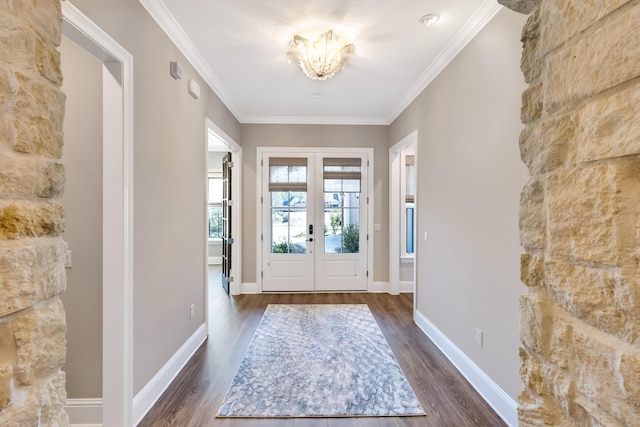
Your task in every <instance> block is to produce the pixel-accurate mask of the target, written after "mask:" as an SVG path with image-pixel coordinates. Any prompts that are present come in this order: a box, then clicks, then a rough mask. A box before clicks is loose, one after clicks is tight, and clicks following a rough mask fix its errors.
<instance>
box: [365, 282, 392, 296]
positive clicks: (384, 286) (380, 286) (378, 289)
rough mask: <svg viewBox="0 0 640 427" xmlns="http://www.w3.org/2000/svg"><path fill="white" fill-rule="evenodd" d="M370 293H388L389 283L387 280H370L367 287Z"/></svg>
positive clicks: (389, 290)
mask: <svg viewBox="0 0 640 427" xmlns="http://www.w3.org/2000/svg"><path fill="white" fill-rule="evenodd" d="M368 291H369V293H371V294H390V293H391V283H389V282H371V284H370V285H369V289H368Z"/></svg>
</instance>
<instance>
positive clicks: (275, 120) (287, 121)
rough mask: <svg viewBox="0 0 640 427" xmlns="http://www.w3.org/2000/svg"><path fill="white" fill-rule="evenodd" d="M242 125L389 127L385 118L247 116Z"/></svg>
mask: <svg viewBox="0 0 640 427" xmlns="http://www.w3.org/2000/svg"><path fill="white" fill-rule="evenodd" d="M241 123H247V124H280V125H361V126H380V125H388V124H389V122H388V121H387V119H386V118H384V117H304V116H246V117H244V118H243V121H242V122H241Z"/></svg>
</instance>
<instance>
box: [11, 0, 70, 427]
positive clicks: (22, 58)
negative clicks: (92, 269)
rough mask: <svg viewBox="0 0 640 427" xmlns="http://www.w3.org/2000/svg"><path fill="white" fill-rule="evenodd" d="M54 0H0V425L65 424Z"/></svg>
mask: <svg viewBox="0 0 640 427" xmlns="http://www.w3.org/2000/svg"><path fill="white" fill-rule="evenodd" d="M61 19H62V16H61V9H60V2H59V0H35V1H34V0H0V425H2V426H25V427H26V426H65V425H68V418H67V415H66V413H65V412H64V404H65V400H66V392H65V377H64V372H62V371H61V369H60V368H61V366H62V364H63V363H64V360H65V355H66V341H65V334H66V323H65V315H64V309H63V307H62V303H61V301H60V298H59V295H60V293H62V292H63V291H64V289H65V286H66V276H65V270H64V252H65V245H64V242H63V241H62V238H61V233H62V231H63V228H64V219H63V209H62V206H61V204H60V202H59V199H58V198H59V197H60V196H61V195H62V191H63V186H64V167H63V166H62V164H61V163H60V161H59V159H60V156H61V155H62V142H63V135H62V121H63V116H64V100H65V97H64V95H63V93H62V91H61V90H60V86H61V83H62V73H61V71H60V55H59V53H58V50H57V46H58V45H59V44H60V37H61Z"/></svg>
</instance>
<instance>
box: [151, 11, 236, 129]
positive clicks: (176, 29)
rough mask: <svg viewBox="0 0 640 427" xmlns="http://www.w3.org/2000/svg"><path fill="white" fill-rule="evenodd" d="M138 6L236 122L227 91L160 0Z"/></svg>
mask: <svg viewBox="0 0 640 427" xmlns="http://www.w3.org/2000/svg"><path fill="white" fill-rule="evenodd" d="M139 2H140V4H141V5H142V6H143V7H144V8H145V9H146V10H147V12H148V13H149V15H151V17H152V18H153V19H154V20H155V21H156V22H157V23H158V26H160V28H161V29H162V30H163V31H164V32H165V34H166V35H167V36H168V37H169V39H171V41H172V42H173V44H175V45H176V47H177V48H178V50H179V51H180V52H182V54H183V55H184V56H185V58H186V59H187V61H189V62H190V63H191V65H192V66H193V68H195V69H196V71H197V72H198V73H199V74H200V76H201V77H202V78H203V79H204V81H205V82H207V84H208V85H209V87H210V88H211V90H213V91H214V92H215V94H216V95H217V96H218V98H220V100H221V101H222V103H223V104H224V105H225V106H226V107H227V108H228V109H229V111H230V112H231V114H233V115H234V116H235V117H236V119H238V121H240V122H242V120H240V114H239V112H238V110H237V109H236V108H235V106H234V104H233V100H232V98H231V97H230V96H229V94H228V92H227V89H226V88H225V87H224V85H223V84H222V82H221V81H220V80H219V79H218V77H217V76H216V75H215V73H214V72H213V70H212V69H211V67H210V66H209V64H208V63H207V61H205V59H204V58H203V57H202V55H201V54H200V52H199V51H198V49H196V47H195V46H194V45H193V43H192V42H191V39H189V36H187V34H186V33H185V32H184V30H183V29H182V27H180V25H178V22H177V21H176V20H175V18H174V17H173V15H171V12H169V9H167V6H165V4H164V2H162V1H160V0H139Z"/></svg>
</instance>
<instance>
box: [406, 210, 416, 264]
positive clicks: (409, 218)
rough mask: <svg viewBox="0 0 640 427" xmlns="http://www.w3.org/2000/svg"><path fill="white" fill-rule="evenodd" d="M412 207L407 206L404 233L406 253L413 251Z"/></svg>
mask: <svg viewBox="0 0 640 427" xmlns="http://www.w3.org/2000/svg"><path fill="white" fill-rule="evenodd" d="M414 213H415V211H414V208H407V234H406V240H407V245H406V250H407V253H408V254H412V253H413V252H414V241H413V226H414V218H413V217H414Z"/></svg>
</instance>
